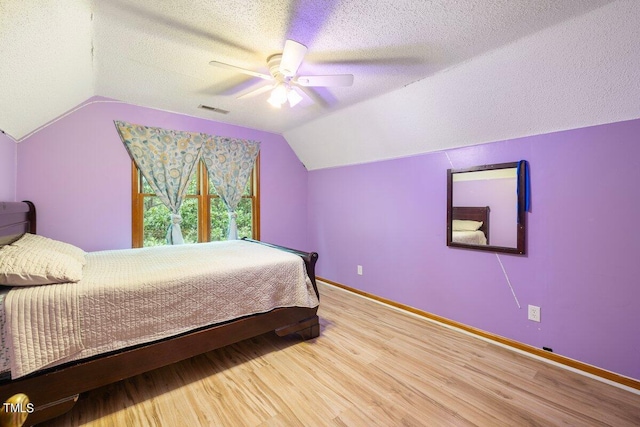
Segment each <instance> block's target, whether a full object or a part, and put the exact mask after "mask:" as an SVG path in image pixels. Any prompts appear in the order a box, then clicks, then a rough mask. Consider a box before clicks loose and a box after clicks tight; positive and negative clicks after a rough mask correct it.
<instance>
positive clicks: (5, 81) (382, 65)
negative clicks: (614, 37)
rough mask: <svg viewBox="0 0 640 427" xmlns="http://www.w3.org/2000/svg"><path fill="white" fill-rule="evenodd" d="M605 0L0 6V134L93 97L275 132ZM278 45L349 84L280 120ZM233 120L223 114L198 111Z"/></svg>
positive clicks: (43, 0) (21, 0)
mask: <svg viewBox="0 0 640 427" xmlns="http://www.w3.org/2000/svg"><path fill="white" fill-rule="evenodd" d="M607 3H610V1H608V0H562V1H558V0H518V1H513V0H457V1H453V0H433V1H416V0H412V1H407V0H395V1H391V0H377V1H374V0H326V1H309V0H307V1H305V0H299V1H295V0H288V1H287V0H273V1H240V0H235V1H234V0H218V1H211V0H209V1H204V0H164V1H157V0H135V1H133V0H108V1H98V0H94V1H90V0H1V1H0V58H2V59H1V60H0V129H3V130H4V131H6V132H7V133H8V134H10V135H12V136H13V137H14V138H15V139H20V138H22V137H24V136H25V135H27V134H28V133H29V132H31V131H33V130H34V129H36V128H38V127H39V126H42V125H43V124H45V123H46V122H47V121H49V120H51V119H53V118H55V117H57V116H59V115H60V114H62V113H64V112H65V111H67V110H69V109H70V108H72V107H74V106H75V105H77V104H79V103H80V102H82V101H84V100H86V99H87V98H89V97H91V96H93V95H99V96H105V97H109V98H114V99H118V100H121V101H125V102H129V103H133V104H139V105H144V106H148V107H153V108H159V109H163V110H168V111H174V112H180V113H184V114H188V115H192V116H198V117H203V118H208V119H213V120H217V121H222V122H228V123H233V124H237V125H241V126H247V127H250V128H255V129H261V130H267V131H271V132H276V133H284V132H286V131H289V130H292V129H294V128H296V127H299V126H300V125H302V124H305V123H308V122H310V121H312V120H315V119H318V118H320V117H323V116H325V115H327V114H331V113H333V112H335V111H339V110H342V109H344V108H345V107H349V106H352V105H354V104H356V103H359V102H362V101H364V100H367V99H372V98H376V97H379V96H381V95H383V94H386V93H389V92H391V91H394V90H396V89H400V88H402V87H404V86H407V85H409V84H411V83H413V82H415V81H417V80H421V79H424V78H425V77H428V76H432V75H434V74H435V73H437V72H439V71H442V70H445V69H450V68H452V67H454V66H456V65H458V64H460V63H464V62H465V61H469V60H470V59H471V58H473V57H476V56H478V55H481V54H483V53H486V52H488V51H492V50H494V49H497V48H499V47H501V46H504V45H507V44H509V43H511V42H514V41H515V40H518V39H521V38H523V37H526V36H528V35H530V34H533V33H535V32H538V31H540V30H542V29H544V28H548V27H550V26H554V25H556V24H558V23H560V22H563V21H566V20H569V19H571V18H574V17H576V16H580V15H582V14H585V13H587V12H589V11H591V10H593V9H595V8H598V7H600V6H603V5H605V4H607ZM286 39H294V40H296V41H299V42H301V43H303V44H305V45H307V46H308V48H309V51H308V54H307V56H306V58H305V61H304V63H303V64H302V66H301V68H300V73H302V74H334V73H335V74H340V73H350V74H353V75H354V76H355V83H354V85H353V86H352V87H346V88H331V89H322V90H317V95H318V96H319V97H320V98H321V99H322V100H323V101H324V103H325V104H326V105H324V106H321V105H318V104H314V103H312V102H311V101H310V100H306V101H305V102H303V103H302V104H301V105H299V106H297V107H295V108H283V109H282V110H276V109H274V108H272V107H271V106H270V105H269V104H267V102H266V99H267V94H263V95H261V96H257V97H255V98H249V99H240V100H238V99H236V97H237V96H239V95H241V94H243V93H245V92H247V91H249V90H252V89H254V88H256V87H259V85H261V84H263V81H262V80H260V79H257V78H251V77H249V76H246V75H243V74H238V73H236V72H233V71H230V70H225V69H220V68H214V67H212V66H210V65H209V61H212V60H217V61H221V62H226V63H230V64H234V65H237V66H239V67H244V68H248V69H252V70H255V71H259V72H263V73H267V72H268V69H267V67H266V58H267V57H268V56H269V55H271V54H274V53H278V52H280V51H281V50H282V46H283V44H284V41H285V40H286ZM200 104H205V105H209V106H212V107H217V108H221V109H224V110H229V111H230V112H229V114H227V115H221V114H217V113H213V112H210V111H205V110H202V109H199V108H197V107H198V105H200Z"/></svg>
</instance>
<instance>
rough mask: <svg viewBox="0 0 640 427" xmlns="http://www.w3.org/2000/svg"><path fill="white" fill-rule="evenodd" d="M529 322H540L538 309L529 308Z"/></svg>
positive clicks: (532, 306)
mask: <svg viewBox="0 0 640 427" xmlns="http://www.w3.org/2000/svg"><path fill="white" fill-rule="evenodd" d="M529 320H532V321H534V322H539V321H540V307H538V306H535V305H530V306H529Z"/></svg>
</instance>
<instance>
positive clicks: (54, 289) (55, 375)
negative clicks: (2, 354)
mask: <svg viewBox="0 0 640 427" xmlns="http://www.w3.org/2000/svg"><path fill="white" fill-rule="evenodd" d="M35 231H36V211H35V207H34V205H33V204H32V203H30V202H4V203H2V202H0V245H3V246H4V245H10V246H11V248H13V246H14V245H18V243H20V242H22V241H23V240H28V239H36V240H37V239H43V238H36V237H33V236H34V235H35ZM24 233H27V234H24ZM23 234H24V235H23ZM22 235H23V236H22ZM21 236H22V237H21ZM27 238H28V239H27ZM16 239H18V240H17V241H16ZM175 249H176V251H177V252H171V253H170V255H169V252H168V251H171V250H172V248H164V249H161V248H160V249H159V252H160V253H161V255H163V256H165V257H170V258H175V259H177V260H182V262H187V261H188V259H189V258H194V257H195V255H194V254H195V252H193V251H200V250H205V251H213V252H207V254H209V253H210V254H211V255H210V257H209V258H207V261H208V262H207V263H199V264H200V266H198V265H196V264H193V265H191V266H190V267H188V268H186V269H182V270H181V272H184V274H182V273H181V274H180V276H185V275H186V274H187V273H186V272H187V271H188V272H189V273H188V274H189V277H190V279H189V280H190V281H192V282H193V283H187V284H184V283H182V282H180V281H175V280H178V279H180V278H179V277H177V275H176V276H175V277H173V276H171V275H170V274H169V273H168V272H167V271H165V270H162V269H161V266H162V265H164V263H163V262H158V263H156V264H155V266H156V267H157V268H159V269H160V270H158V271H156V270H157V269H156V267H154V268H149V269H147V270H143V271H144V276H141V277H142V278H141V279H135V280H139V281H140V283H138V284H136V283H133V284H132V285H130V284H127V292H130V289H134V290H136V289H137V291H135V292H137V293H136V294H133V295H134V296H133V297H131V296H127V295H130V294H127V295H125V296H123V294H122V290H121V289H120V288H117V287H116V286H115V285H113V284H112V283H111V281H110V280H107V279H105V280H104V281H103V282H100V281H99V280H98V281H95V280H94V279H95V278H96V277H101V276H102V275H104V274H105V271H108V270H118V271H120V273H117V274H121V275H126V274H128V273H127V272H131V271H132V270H136V269H137V267H136V266H137V265H138V264H136V263H134V262H133V261H130V260H129V258H135V257H142V258H144V257H145V256H149V253H152V252H153V251H152V250H151V248H150V249H149V250H147V251H145V250H144V249H131V250H122V251H101V252H98V253H88V254H86V264H84V266H83V267H82V274H83V276H82V278H81V279H80V280H79V281H78V282H77V283H74V284H68V283H60V284H53V285H44V286H20V287H15V288H12V290H11V291H10V292H6V291H5V292H4V299H5V304H4V308H5V309H6V317H7V319H6V325H5V327H4V328H3V329H6V332H7V338H6V339H7V341H8V342H9V345H8V347H9V349H10V350H9V351H10V353H11V356H12V357H11V358H10V359H11V370H10V372H9V373H10V375H9V373H5V374H4V375H3V377H0V378H1V379H0V392H1V393H0V398H2V399H3V400H5V399H7V398H8V397H9V396H11V395H15V394H17V393H24V394H26V395H27V396H28V397H29V399H30V401H31V402H32V403H33V409H34V412H33V413H32V414H29V417H28V420H27V424H29V425H31V424H35V423H38V422H41V421H44V420H47V419H50V418H53V417H56V416H58V415H60V414H62V413H64V412H66V411H68V410H70V409H71V408H72V407H73V405H74V404H75V401H76V400H77V398H78V395H79V394H80V393H82V392H85V391H88V390H91V389H94V388H97V387H100V386H103V385H106V384H109V383H112V382H116V381H119V380H122V379H125V378H128V377H131V376H134V375H138V374H140V373H143V372H146V371H149V370H152V369H155V368H158V367H162V366H166V365H169V364H171V363H174V362H178V361H180V360H184V359H187V358H189V357H192V356H195V355H198V354H201V353H205V352H207V351H210V350H213V349H216V348H220V347H223V346H226V345H229V344H233V343H235V342H239V341H242V340H245V339H248V338H251V337H254V336H258V335H261V334H263V333H267V332H270V331H275V332H276V333H277V334H278V335H279V336H285V335H289V334H297V335H299V336H301V337H302V339H311V338H315V337H317V336H318V335H319V333H320V330H319V322H318V316H317V310H318V301H319V294H318V290H317V286H316V282H315V263H316V261H317V259H318V255H317V253H306V252H301V251H297V250H293V249H289V248H284V247H281V246H276V245H270V244H267V243H263V242H258V241H254V240H250V239H245V240H243V241H235V242H226V243H222V244H220V245H218V244H196V245H184V246H183V247H182V248H177V247H176V248H175ZM5 253H6V252H5ZM131 253H133V254H135V255H131ZM239 254H246V255H244V256H239ZM71 255H73V254H71ZM155 255H157V254H155ZM155 255H154V256H155ZM225 257H227V258H225ZM229 257H231V258H229ZM65 259H66V258H65ZM249 259H250V261H248V260H249ZM229 260H230V261H229ZM216 262H217V263H218V264H220V265H225V266H228V267H229V269H230V272H228V273H225V274H226V275H222V276H216V277H215V278H214V277H211V278H209V276H203V275H204V274H209V272H206V271H204V270H206V269H207V268H208V267H206V266H205V264H206V265H209V264H211V265H213V266H215V265H218V264H216ZM272 262H273V263H275V264H273V265H271V264H270V263H272ZM279 263H284V264H279ZM285 265H286V267H283V266H285ZM212 268H214V267H212ZM215 268H217V267H215ZM245 269H246V271H247V272H245ZM200 270H202V271H200ZM225 271H226V270H225ZM281 271H284V273H282V272H281ZM300 271H302V273H301V274H300ZM154 274H159V275H160V276H163V277H166V278H167V279H170V280H166V283H165V284H162V285H160V284H157V285H156V284H154V285H153V288H154V290H153V291H154V292H153V295H151V291H150V290H149V289H148V288H149V283H154V282H150V280H151V276H153V275H154ZM279 274H280V275H282V274H284V276H278V275H279ZM290 276H291V277H290ZM294 276H295V277H294ZM191 277H192V279H191ZM292 277H294V278H292ZM92 278H93V279H92ZM110 279H113V277H110ZM116 280H119V279H118V277H116V278H115V279H113V280H112V281H114V282H115V281H116ZM135 280H134V282H135ZM270 282H274V283H273V284H272V285H268V284H269V283H270ZM289 282H291V284H290V285H289V284H288V283H289ZM281 283H282V284H281ZM214 284H215V286H213V285H214ZM267 285H268V286H272V287H268V286H267ZM285 285H286V286H293V287H285ZM111 288H114V289H117V290H114V291H110V289H111ZM165 288H166V289H168V290H165ZM184 288H190V289H192V290H193V291H194V292H200V293H199V294H198V293H196V294H186V293H185V294H183V292H187V291H186V290H184ZM219 288H229V293H230V294H234V295H235V294H237V295H238V296H240V295H244V297H245V298H243V299H242V300H241V299H237V300H230V299H229V297H224V296H220V295H218V294H217V293H216V292H218V289H219ZM69 289H72V291H69ZM270 289H274V290H273V291H271V290H270ZM275 289H279V290H278V291H276V290H275ZM63 291H64V292H63ZM74 292H76V293H77V294H74ZM41 294H42V295H45V296H41ZM69 294H71V296H69ZM156 294H159V295H160V296H161V298H160V302H157V301H155V300H152V298H156V297H158V295H156ZM174 294H175V295H177V296H175V297H172V295H174ZM208 294H211V296H210V297H209V296H208ZM252 294H255V295H257V297H256V298H254V299H255V300H258V301H257V302H256V304H258V305H255V306H254V305H253V302H252V303H251V304H252V305H251V308H250V309H249V310H245V309H244V308H243V309H242V310H240V309H237V308H236V306H238V307H243V306H244V305H247V304H245V303H244V302H243V301H244V299H246V296H247V295H252ZM78 295H79V296H78ZM141 295H142V296H141ZM221 295H222V294H221ZM38 298H40V299H38ZM42 298H44V302H42ZM171 298H173V299H171ZM207 298H209V299H208V300H207ZM131 300H142V301H145V304H146V305H145V306H143V307H146V308H142V309H140V308H136V307H138V306H136V305H134V304H133V302H132V301H131ZM205 300H206V301H207V303H206V304H205V303H204V302H205ZM83 301H84V302H83ZM150 301H151V302H150ZM167 301H169V302H167ZM209 301H210V303H211V305H213V304H218V305H217V306H216V308H215V309H209V305H210V304H209ZM217 301H222V302H224V301H226V306H228V307H231V309H230V311H229V312H226V313H224V314H221V313H222V312H224V311H225V310H224V306H225V305H224V304H222V302H217ZM283 301H284V302H283ZM154 304H155V307H161V306H160V304H162V307H163V308H162V310H165V311H162V315H161V316H156V317H160V318H161V319H162V321H163V323H162V327H163V328H165V329H166V330H164V329H163V330H161V329H158V325H159V322H158V321H156V322H155V323H153V322H151V321H149V322H150V323H148V324H145V317H148V318H151V317H153V315H152V314H153V307H154ZM185 304H187V305H185ZM189 304H191V305H189ZM194 304H197V305H196V306H194ZM220 304H222V305H220ZM260 304H262V305H260ZM127 305H131V307H126V306H127ZM36 306H37V307H48V306H55V307H56V310H55V311H56V316H59V318H58V317H56V319H55V321H51V322H48V323H47V322H44V323H46V325H45V327H48V328H49V329H45V333H43V332H42V330H40V329H36V327H40V326H41V325H40V326H38V325H37V324H38V323H39V322H40V323H42V322H41V321H40V320H38V318H42V317H45V318H46V317H47V316H34V318H36V320H33V319H31V320H30V319H29V318H28V316H27V318H23V317H20V313H21V312H24V313H27V314H28V313H30V312H35V310H33V307H36ZM167 306H174V310H173V311H168V310H167V309H166V307H167ZM191 306H194V307H198V308H197V309H196V308H194V309H193V311H194V312H196V311H197V310H199V311H197V315H196V316H194V319H196V320H197V321H198V322H205V323H206V324H197V323H196V324H195V326H194V324H191V323H188V322H187V323H184V324H183V323H181V322H183V320H181V318H180V316H178V315H177V314H175V313H179V312H185V311H188V310H185V307H191ZM105 307H106V308H105ZM109 307H111V311H110V309H109ZM221 307H222V308H221ZM245 308H246V307H245ZM145 309H146V310H147V311H146V312H144V310H145ZM138 310H142V317H140V316H139V317H137V318H135V317H132V316H134V315H137V314H136V313H135V312H136V311H138ZM158 310H160V309H158ZM238 310H240V311H238ZM92 311H93V312H94V313H92ZM145 313H146V314H145ZM3 314H5V313H3ZM174 314H175V315H174ZM91 316H93V320H92V318H90V317H91ZM207 316H213V317H207ZM216 316H217V317H216ZM124 317H126V318H127V319H128V320H129V321H131V322H130V323H127V322H124V321H123V318H124ZM130 317H131V318H130ZM98 318H101V319H103V320H106V322H104V323H105V325H106V326H103V327H102V329H100V328H98V329H90V328H86V330H84V329H82V328H83V327H85V326H86V325H92V322H93V321H95V320H96V319H98ZM16 319H17V320H16ZM131 319H133V320H131ZM210 319H213V320H210ZM210 321H211V322H213V323H209V322H210ZM165 323H166V325H165ZM32 324H35V326H33V325H32ZM96 324H97V323H96ZM140 324H142V326H141V327H140V330H141V331H142V332H140V336H138V335H136V333H135V332H133V331H134V330H136V328H137V327H138V325H140ZM52 325H53V327H52ZM127 325H136V327H128V326H127ZM32 326H33V331H35V332H31V333H27V335H25V336H22V335H20V336H19V337H20V338H19V339H18V340H14V339H13V338H12V336H18V332H17V331H23V330H27V331H30V330H31V329H30V328H31V327H32ZM185 328H187V329H186V330H185ZM96 330H97V332H96ZM118 330H120V331H119V332H118V333H121V332H124V333H125V334H127V333H128V334H129V335H127V336H125V337H122V336H119V335H118V336H117V337H118V338H117V340H116V339H111V337H112V336H116V335H115V334H116V331H118ZM56 334H57V335H60V337H61V338H64V339H61V340H60V342H62V341H64V342H63V343H62V345H60V344H58V341H55V340H54V338H55V337H56ZM110 334H114V335H110ZM39 336H45V339H39V338H38V337H39ZM74 337H77V338H78V340H77V342H75V340H74ZM52 340H53V342H55V343H56V344H55V345H53V344H49V343H50V342H51V341H52ZM14 341H19V342H16V343H15V345H12V343H13V342H14ZM23 341H24V342H23ZM43 343H44V344H43ZM48 345H51V347H52V348H54V349H55V351H51V349H49V348H47V347H46V346H48ZM34 349H35V350H34ZM30 353H35V357H34V359H35V362H33V361H31V360H30V357H31V356H32V355H31V354H30ZM27 356H29V357H27ZM23 359H24V360H23ZM17 361H21V362H19V366H16V363H18V362H17ZM14 370H17V371H14Z"/></svg>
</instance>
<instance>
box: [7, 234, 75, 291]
mask: <svg viewBox="0 0 640 427" xmlns="http://www.w3.org/2000/svg"><path fill="white" fill-rule="evenodd" d="M27 240H29V239H27ZM48 240H51V239H48ZM14 243H15V242H14ZM60 243H61V242H60ZM76 255H77V254H76ZM82 266H83V264H82V263H81V262H80V261H79V260H78V259H77V258H75V257H73V256H71V255H68V254H65V253H62V252H58V251H56V250H52V249H51V243H50V242H47V241H43V240H39V239H36V240H31V241H30V242H29V244H25V242H22V244H21V245H15V244H11V245H6V246H4V247H2V248H1V249H0V285H10V286H32V285H49V284H53V283H75V282H78V281H80V280H81V279H82Z"/></svg>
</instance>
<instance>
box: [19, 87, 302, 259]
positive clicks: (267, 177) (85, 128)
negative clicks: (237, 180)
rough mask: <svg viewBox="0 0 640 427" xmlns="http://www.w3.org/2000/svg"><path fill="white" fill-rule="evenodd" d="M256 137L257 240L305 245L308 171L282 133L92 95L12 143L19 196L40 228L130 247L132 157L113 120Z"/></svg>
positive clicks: (74, 239) (86, 241) (99, 245)
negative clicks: (258, 185)
mask: <svg viewBox="0 0 640 427" xmlns="http://www.w3.org/2000/svg"><path fill="white" fill-rule="evenodd" d="M115 119H117V120H124V121H128V122H132V123H139V124H143V125H147V126H159V127H165V128H170V129H178V130H186V131H192V132H205V133H209V134H215V135H224V136H230V137H237V138H245V139H255V140H258V141H261V142H262V145H261V161H260V181H261V188H260V191H261V212H260V219H261V224H260V227H261V239H262V240H265V241H269V242H273V243H277V244H283V245H287V246H291V247H294V248H298V249H307V248H308V246H309V245H308V242H307V235H306V233H307V229H306V217H307V211H306V197H307V196H306V191H307V189H306V187H307V181H306V180H307V171H306V169H305V168H304V166H303V165H302V163H300V161H299V160H298V159H297V157H296V156H295V154H294V153H293V151H292V150H291V148H290V147H289V145H288V144H287V142H286V141H285V140H284V138H283V137H282V136H280V135H274V134H271V133H267V132H261V131H257V130H252V129H247V128H242V127H238V126H232V125H227V124H224V123H219V122H214V121H211V120H204V119H199V118H194V117H189V116H184V115H179V114H174V113H168V112H163V111H158V110H154V109H150V108H143V107H137V106H133V105H129V104H124V103H120V102H110V100H107V99H105V98H99V97H95V98H91V99H89V100H88V101H87V102H86V103H85V105H84V106H82V107H80V108H78V109H76V110H75V111H74V112H72V113H70V114H67V115H63V116H62V117H61V118H59V119H58V120H56V121H54V122H53V123H51V124H49V126H47V127H45V128H44V129H42V130H40V131H39V132H37V133H36V134H34V135H33V136H31V137H30V138H28V139H27V140H25V141H23V142H21V143H20V144H19V145H18V176H17V182H18V186H17V197H18V199H19V200H32V201H33V202H34V203H35V204H36V207H37V209H38V232H39V234H42V235H44V236H48V237H51V238H55V239H59V240H63V241H67V242H69V243H73V244H75V245H77V246H80V247H81V248H83V249H85V250H88V251H93V250H102V249H120V248H129V247H131V161H130V158H129V156H128V154H127V152H126V150H125V148H124V146H123V144H122V142H121V140H120V138H119V136H118V134H117V132H116V129H115V126H114V124H113V120H115Z"/></svg>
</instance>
